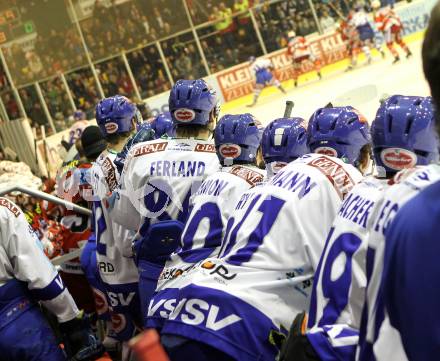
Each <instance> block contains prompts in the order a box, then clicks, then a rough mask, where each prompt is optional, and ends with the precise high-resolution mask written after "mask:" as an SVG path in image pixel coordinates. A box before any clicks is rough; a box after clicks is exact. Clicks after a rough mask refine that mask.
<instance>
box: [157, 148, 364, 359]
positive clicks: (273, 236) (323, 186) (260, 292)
mask: <svg viewBox="0 0 440 361" xmlns="http://www.w3.org/2000/svg"><path fill="white" fill-rule="evenodd" d="M361 178H362V175H361V174H360V172H359V171H358V170H357V169H355V168H354V167H353V166H351V165H348V164H346V163H344V162H343V161H341V160H340V159H337V158H333V157H328V156H325V155H319V154H309V155H306V156H304V157H302V158H300V159H298V160H296V161H294V162H292V163H290V164H289V165H287V166H286V167H284V168H283V169H282V170H281V171H280V172H279V173H278V174H277V175H276V176H275V177H273V178H271V179H270V180H269V182H268V183H266V184H264V185H262V186H258V187H254V188H252V189H250V190H249V191H248V192H246V193H244V194H243V195H242V197H241V198H240V200H239V201H238V203H237V204H236V206H235V209H234V212H233V213H232V215H231V217H230V219H229V221H228V225H227V229H226V234H225V239H224V242H223V246H222V250H221V252H220V257H219V258H216V257H211V258H208V259H206V260H205V261H203V262H200V263H199V264H198V265H197V267H195V268H194V269H193V270H191V272H189V273H188V275H189V276H190V277H192V283H191V284H190V285H188V286H186V287H184V288H182V289H181V290H180V292H179V295H178V298H177V299H176V301H175V307H174V309H173V311H172V312H171V313H170V315H169V318H168V320H167V321H166V323H165V325H164V327H163V330H162V335H164V336H167V335H176V336H181V337H184V338H186V339H191V340H195V341H198V342H200V343H203V344H207V345H209V346H211V347H213V348H215V349H218V350H222V351H223V352H224V353H226V354H228V355H229V356H231V357H233V358H235V359H239V360H244V361H247V360H258V359H261V360H273V359H274V358H275V357H276V355H277V353H278V351H279V344H278V343H277V342H276V340H277V339H279V338H280V336H281V337H283V335H286V334H287V330H288V329H289V328H290V325H291V323H292V321H293V319H294V318H295V316H296V314H297V313H299V312H301V311H302V310H305V309H307V308H308V304H309V298H310V292H311V285H312V278H313V274H314V272H315V270H316V268H317V266H318V261H319V257H320V255H321V253H322V250H323V248H324V243H325V237H326V235H327V234H328V231H329V229H330V227H331V224H332V222H333V219H334V217H335V216H336V214H337V211H338V209H339V207H340V204H341V202H342V200H343V199H344V197H345V196H346V195H347V194H348V193H349V192H350V191H351V189H352V188H353V186H354V185H355V184H356V183H358V182H359V181H360V180H361ZM317 214H319V222H312V221H310V222H304V219H309V220H310V219H313V218H314V217H316V215H317Z"/></svg>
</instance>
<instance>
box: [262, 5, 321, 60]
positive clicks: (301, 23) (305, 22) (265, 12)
mask: <svg viewBox="0 0 440 361" xmlns="http://www.w3.org/2000/svg"><path fill="white" fill-rule="evenodd" d="M255 17H256V20H257V23H258V27H259V29H260V32H261V36H262V37H263V40H264V43H265V45H266V49H267V51H268V52H272V51H275V50H279V49H282V48H284V47H286V46H287V41H288V40H287V33H288V32H289V31H291V30H293V31H295V32H296V33H297V35H301V36H305V35H309V34H311V33H313V32H316V31H318V28H317V26H316V22H315V20H314V18H313V12H312V9H311V8H310V6H309V2H308V1H307V0H283V1H279V2H274V3H271V4H269V3H265V4H264V5H262V6H258V7H256V8H255Z"/></svg>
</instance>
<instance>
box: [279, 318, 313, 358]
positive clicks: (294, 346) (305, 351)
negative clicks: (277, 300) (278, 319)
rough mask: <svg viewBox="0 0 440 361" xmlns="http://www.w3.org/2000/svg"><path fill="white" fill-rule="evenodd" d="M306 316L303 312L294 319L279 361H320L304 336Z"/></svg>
mask: <svg viewBox="0 0 440 361" xmlns="http://www.w3.org/2000/svg"><path fill="white" fill-rule="evenodd" d="M306 327H307V315H306V313H305V312H304V311H303V312H301V313H300V314H298V315H297V316H296V317H295V320H294V321H293V324H292V327H291V329H290V332H289V335H288V337H287V340H286V341H285V342H284V344H283V347H282V348H281V353H280V357H279V361H320V359H319V357H318V356H317V355H316V352H315V350H314V349H313V346H312V345H311V344H310V342H309V339H308V338H307V336H306V335H305V333H306Z"/></svg>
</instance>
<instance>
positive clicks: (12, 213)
mask: <svg viewBox="0 0 440 361" xmlns="http://www.w3.org/2000/svg"><path fill="white" fill-rule="evenodd" d="M0 225H1V226H0V310H2V307H7V306H8V304H9V301H13V300H12V299H11V297H13V296H12V295H17V297H16V298H17V299H18V298H19V297H18V295H19V294H20V290H21V288H22V287H23V289H24V290H25V292H26V291H27V289H28V290H29V291H30V294H31V296H32V298H34V299H36V300H41V303H42V304H43V305H44V306H45V307H47V309H48V310H49V311H51V312H52V313H53V314H54V315H56V316H57V318H58V320H59V321H60V322H66V321H70V320H71V319H73V318H75V317H76V316H77V314H78V313H79V311H78V308H77V307H76V304H75V301H74V300H73V298H72V296H71V295H70V293H69V291H68V290H67V288H65V286H64V284H63V281H62V280H61V277H60V276H59V275H58V272H57V271H56V270H55V267H54V266H53V265H52V263H50V261H49V259H48V258H47V257H46V255H45V254H44V252H43V249H42V244H41V242H40V240H39V239H38V238H37V236H36V235H35V233H34V232H33V230H32V229H31V228H30V226H29V224H28V222H27V221H26V218H25V217H24V215H23V213H22V212H21V210H20V209H19V208H18V206H17V205H15V204H14V203H12V202H11V201H10V200H8V199H6V198H0ZM6 289H8V292H4V290H6ZM3 293H5V294H3ZM25 304H26V303H24V304H22V305H21V307H25ZM27 304H28V303H27ZM2 311H4V310H2ZM11 312H12V313H13V312H15V311H14V310H11ZM3 316H5V317H8V314H7V313H6V314H5V313H3Z"/></svg>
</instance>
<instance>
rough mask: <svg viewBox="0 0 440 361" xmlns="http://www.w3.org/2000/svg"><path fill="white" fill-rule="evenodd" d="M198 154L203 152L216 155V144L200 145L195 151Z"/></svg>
mask: <svg viewBox="0 0 440 361" xmlns="http://www.w3.org/2000/svg"><path fill="white" fill-rule="evenodd" d="M194 151H196V152H203V153H215V145H214V144H201V143H198V144H197V145H196V148H195V149H194Z"/></svg>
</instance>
